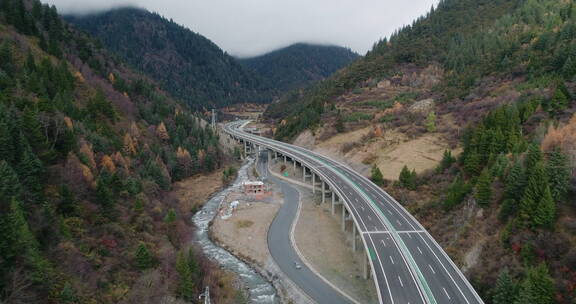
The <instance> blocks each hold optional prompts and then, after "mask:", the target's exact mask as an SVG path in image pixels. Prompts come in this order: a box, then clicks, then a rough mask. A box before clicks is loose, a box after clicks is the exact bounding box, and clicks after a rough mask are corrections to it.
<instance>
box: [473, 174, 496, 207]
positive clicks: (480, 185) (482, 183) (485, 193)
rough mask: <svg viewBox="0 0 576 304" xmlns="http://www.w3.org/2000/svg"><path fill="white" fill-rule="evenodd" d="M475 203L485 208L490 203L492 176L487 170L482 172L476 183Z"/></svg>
mask: <svg viewBox="0 0 576 304" xmlns="http://www.w3.org/2000/svg"><path fill="white" fill-rule="evenodd" d="M475 197H476V201H477V202H478V204H479V205H480V206H483V207H485V206H487V205H489V204H490V202H491V201H492V176H491V175H490V173H489V172H488V170H487V169H484V170H482V173H481V174H480V177H479V178H478V181H477V183H476V193H475Z"/></svg>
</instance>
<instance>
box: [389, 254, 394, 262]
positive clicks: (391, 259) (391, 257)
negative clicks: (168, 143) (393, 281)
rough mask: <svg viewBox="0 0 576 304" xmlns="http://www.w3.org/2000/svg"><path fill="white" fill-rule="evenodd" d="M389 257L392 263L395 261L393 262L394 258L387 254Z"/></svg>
mask: <svg viewBox="0 0 576 304" xmlns="http://www.w3.org/2000/svg"><path fill="white" fill-rule="evenodd" d="M389 257H390V262H392V264H395V263H394V259H393V258H392V256H391V255H389Z"/></svg>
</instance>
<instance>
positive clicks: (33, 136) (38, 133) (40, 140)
mask: <svg viewBox="0 0 576 304" xmlns="http://www.w3.org/2000/svg"><path fill="white" fill-rule="evenodd" d="M22 127H23V130H24V133H26V135H27V138H28V139H29V143H30V145H31V146H32V147H33V148H34V149H35V150H36V151H38V150H40V149H42V148H44V143H45V138H44V134H43V133H42V126H41V125H40V122H39V119H38V110H37V108H32V107H26V108H25V109H24V112H23V113H22Z"/></svg>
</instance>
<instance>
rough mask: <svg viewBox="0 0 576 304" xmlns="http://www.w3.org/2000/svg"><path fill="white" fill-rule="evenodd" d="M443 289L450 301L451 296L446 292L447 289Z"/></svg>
mask: <svg viewBox="0 0 576 304" xmlns="http://www.w3.org/2000/svg"><path fill="white" fill-rule="evenodd" d="M442 289H444V293H445V294H446V296H447V297H448V300H450V295H449V294H448V292H447V291H446V288H444V287H442Z"/></svg>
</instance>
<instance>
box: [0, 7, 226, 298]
mask: <svg viewBox="0 0 576 304" xmlns="http://www.w3.org/2000/svg"><path fill="white" fill-rule="evenodd" d="M221 163H222V152H221V151H220V148H219V146H218V138H217V136H216V135H215V134H213V133H212V131H211V130H210V129H209V128H206V127H204V126H203V124H202V122H201V121H200V120H199V119H198V118H197V117H196V116H195V115H194V114H192V113H191V112H190V111H189V110H188V109H187V108H186V107H184V106H181V105H179V104H178V103H176V102H175V101H174V100H173V99H171V98H170V97H169V96H168V95H167V94H166V93H164V92H163V91H161V90H160V89H159V88H158V87H157V86H156V85H155V84H154V82H153V81H151V80H149V79H147V78H144V77H143V76H140V75H138V74H137V73H135V72H133V71H131V70H130V69H128V68H126V67H125V66H124V65H123V64H122V63H120V62H119V61H117V60H115V59H114V58H113V57H112V56H110V55H109V54H108V53H107V52H106V51H105V50H103V49H101V47H100V46H99V45H98V44H97V43H95V42H94V40H92V39H91V38H90V37H88V36H86V35H84V34H81V33H79V32H77V31H76V30H74V29H73V28H71V27H70V26H69V25H68V24H66V23H65V22H64V21H62V20H61V19H60V18H59V16H58V13H57V11H56V9H55V8H54V7H49V6H47V5H42V4H41V3H40V2H38V1H22V0H3V1H2V2H1V4H0V231H1V237H0V302H2V303H119V302H123V301H124V302H128V303H134V302H141V303H160V302H162V301H173V303H175V302H174V301H177V300H174V298H173V297H179V298H182V299H185V300H192V299H196V298H197V296H198V293H199V292H200V291H201V290H202V289H203V286H205V285H211V286H212V289H213V290H214V291H215V292H216V294H218V290H222V289H223V288H225V284H223V283H221V282H220V283H219V284H216V283H215V282H217V281H219V280H220V279H219V278H217V277H215V276H216V273H217V271H214V266H212V265H211V263H209V262H207V261H205V260H204V259H203V258H202V257H201V256H200V255H199V254H198V253H196V252H195V251H194V250H192V251H188V247H187V246H188V242H189V237H190V229H191V227H189V226H188V225H189V224H188V222H189V216H190V210H186V209H185V208H183V207H182V206H178V205H177V204H176V203H175V202H173V201H170V200H168V199H167V197H166V193H167V191H168V190H169V189H170V188H171V184H172V182H173V181H177V180H180V179H183V178H186V177H189V176H192V175H194V174H198V173H202V172H210V171H212V170H215V169H216V168H218V167H219V166H220V165H221ZM178 252H180V253H178ZM177 257H178V258H177ZM177 260H178V263H177ZM171 297H172V298H171ZM229 298H231V297H229ZM171 299H172V300H171Z"/></svg>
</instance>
